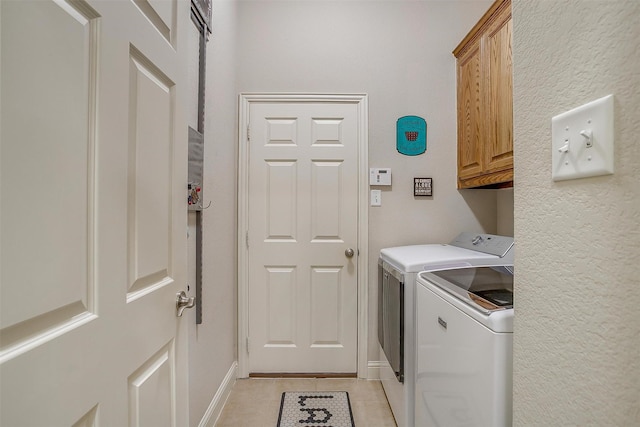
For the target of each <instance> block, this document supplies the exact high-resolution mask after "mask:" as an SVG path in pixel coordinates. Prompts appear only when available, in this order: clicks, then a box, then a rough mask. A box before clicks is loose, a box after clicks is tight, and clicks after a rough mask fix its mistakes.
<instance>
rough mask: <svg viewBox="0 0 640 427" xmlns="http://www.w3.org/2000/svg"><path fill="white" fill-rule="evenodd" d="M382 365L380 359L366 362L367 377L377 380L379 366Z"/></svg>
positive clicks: (378, 377)
mask: <svg viewBox="0 0 640 427" xmlns="http://www.w3.org/2000/svg"><path fill="white" fill-rule="evenodd" d="M382 365H384V362H382V361H381V360H369V362H368V363H367V379H369V380H379V379H380V367H381V366H382Z"/></svg>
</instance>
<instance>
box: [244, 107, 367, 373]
mask: <svg viewBox="0 0 640 427" xmlns="http://www.w3.org/2000/svg"><path fill="white" fill-rule="evenodd" d="M357 108H358V106H357V105H356V104H348V103H344V104H339V103H330V102H328V103H319V102H318V103H295V102H293V103H277V102H274V103H268V102H267V103H253V104H252V105H251V107H250V113H249V121H250V130H249V134H250V137H249V139H250V141H249V146H250V148H249V158H250V164H249V206H248V208H249V225H248V230H249V236H248V245H249V249H248V258H249V336H250V340H249V341H250V344H249V371H250V373H319V372H322V373H355V372H356V370H357V312H358V310H357V260H358V257H357V247H356V246H355V245H356V244H357V237H358V236H357V226H358V110H357ZM348 249H353V250H354V252H355V255H354V256H352V257H349V256H347V255H346V254H345V251H346V250H348Z"/></svg>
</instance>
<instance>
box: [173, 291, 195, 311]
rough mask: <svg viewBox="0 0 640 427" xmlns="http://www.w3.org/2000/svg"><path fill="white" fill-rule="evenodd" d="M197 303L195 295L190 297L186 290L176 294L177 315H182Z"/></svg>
mask: <svg viewBox="0 0 640 427" xmlns="http://www.w3.org/2000/svg"><path fill="white" fill-rule="evenodd" d="M194 305H196V299H195V297H188V296H187V293H186V292H185V291H180V292H178V293H177V294H176V315H177V316H178V317H182V312H183V311H184V310H185V309H187V308H191V307H193V306H194Z"/></svg>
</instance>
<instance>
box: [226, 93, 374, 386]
mask: <svg viewBox="0 0 640 427" xmlns="http://www.w3.org/2000/svg"><path fill="white" fill-rule="evenodd" d="M262 102H271V103H273V102H282V103H293V102H300V103H302V102H309V103H318V102H327V103H346V104H356V105H357V107H358V113H357V114H358V226H357V227H358V230H357V232H358V279H357V282H358V285H357V286H358V300H357V301H358V302H357V304H358V321H357V323H358V324H357V328H358V347H357V349H358V350H357V351H358V355H357V369H358V372H357V374H358V377H359V378H367V375H368V362H367V359H368V341H369V340H368V338H369V331H368V329H369V328H368V326H369V323H368V308H369V304H368V293H369V289H368V280H367V277H368V272H369V251H368V248H369V219H368V218H369V217H368V215H369V210H368V208H369V206H368V197H367V196H368V188H369V173H368V170H369V156H368V146H369V134H368V129H369V125H368V96H367V94H320V93H308V94H305V93H240V95H239V98H238V242H237V243H238V331H237V333H238V378H247V377H248V376H249V354H248V348H249V346H248V340H249V257H248V248H247V244H246V239H247V235H248V230H249V147H248V142H249V140H248V135H247V133H248V128H249V109H250V106H251V104H256V103H262Z"/></svg>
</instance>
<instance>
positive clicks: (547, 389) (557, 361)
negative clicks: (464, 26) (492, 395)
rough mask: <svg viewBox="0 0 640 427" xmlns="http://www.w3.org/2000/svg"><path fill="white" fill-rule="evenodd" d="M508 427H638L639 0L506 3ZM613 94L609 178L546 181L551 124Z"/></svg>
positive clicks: (528, 0) (639, 404)
mask: <svg viewBox="0 0 640 427" xmlns="http://www.w3.org/2000/svg"><path fill="white" fill-rule="evenodd" d="M513 17H514V53H513V56H514V76H515V79H514V134H515V154H516V163H515V179H516V187H515V202H514V203H515V238H516V242H517V250H516V291H515V292H516V301H515V305H516V319H515V344H514V425H516V426H550V425H553V426H589V425H593V426H604V425H607V426H630V425H640V400H639V396H640V357H639V355H640V315H639V313H640V309H639V307H640V267H638V266H639V265H640V263H639V261H638V260H639V259H640V144H639V143H638V141H639V137H638V135H640V71H639V70H640V41H639V40H640V2H638V1H636V0H627V1H624V0H613V1H611V0H592V1H584V0H571V1H542V0H538V1H531V0H514V5H513ZM607 94H614V95H615V174H614V175H610V176H603V177H595V178H586V179H580V180H572V181H564V182H553V181H552V180H551V132H550V130H551V117H553V116H555V115H557V114H559V113H562V112H564V111H567V110H569V109H572V108H574V107H577V106H579V105H581V104H584V103H586V102H588V101H592V100H594V99H597V98H600V97H602V96H604V95H607Z"/></svg>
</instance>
